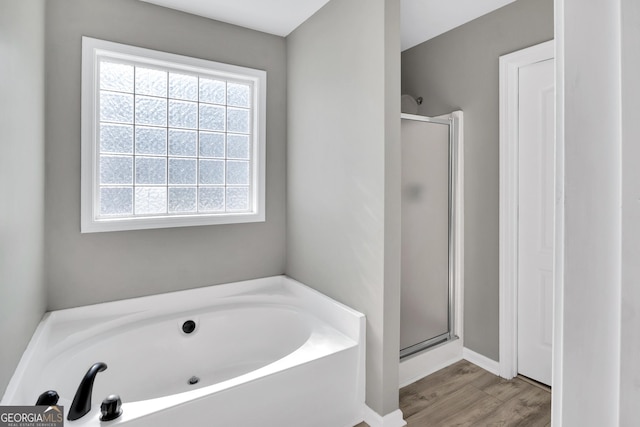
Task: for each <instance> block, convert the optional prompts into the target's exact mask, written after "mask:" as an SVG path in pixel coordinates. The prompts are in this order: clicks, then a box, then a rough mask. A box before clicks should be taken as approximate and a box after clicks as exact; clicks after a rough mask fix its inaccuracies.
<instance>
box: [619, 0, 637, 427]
mask: <svg viewBox="0 0 640 427" xmlns="http://www.w3.org/2000/svg"><path fill="white" fill-rule="evenodd" d="M620 3H621V8H622V37H621V38H622V81H621V83H622V154H623V155H622V159H623V160H622V232H621V235H622V272H621V274H622V291H621V293H622V313H623V315H622V328H621V347H622V348H621V353H622V356H621V361H620V372H621V373H623V375H621V376H620V383H621V384H620V425H621V426H624V427H630V426H633V425H634V424H635V423H637V422H638V419H640V406H639V405H638V402H640V365H639V364H638V360H640V340H638V332H639V331H640V286H638V283H640V263H638V259H640V222H639V221H638V218H640V203H638V196H639V195H640V168H638V159H640V144H639V143H638V141H640V121H639V120H638V117H640V80H639V79H638V76H640V3H639V2H637V1H636V0H621V2H620Z"/></svg>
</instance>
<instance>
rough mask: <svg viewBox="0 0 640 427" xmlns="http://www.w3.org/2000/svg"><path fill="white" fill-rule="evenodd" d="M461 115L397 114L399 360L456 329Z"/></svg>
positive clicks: (451, 335) (445, 338) (454, 334)
mask: <svg viewBox="0 0 640 427" xmlns="http://www.w3.org/2000/svg"><path fill="white" fill-rule="evenodd" d="M461 120H462V112H454V113H451V114H449V115H446V116H440V117H425V116H419V115H415V114H402V207H401V208H402V270H401V274H402V281H401V309H400V349H401V350H400V357H401V358H404V357H407V356H410V355H413V354H415V353H418V352H422V351H423V350H426V349H428V348H431V347H433V346H436V345H438V344H441V343H445V342H448V341H451V340H454V339H456V338H458V335H459V334H458V326H459V325H457V322H458V320H459V319H460V317H459V314H460V313H458V310H459V307H458V306H459V305H460V304H458V303H457V302H460V301H461V296H460V295H457V294H458V293H459V292H460V289H459V284H460V283H459V282H460V275H461V265H459V263H460V262H461V259H460V258H461V256H462V248H461V247H460V246H461V243H460V242H461V237H462V236H461V235H460V234H459V233H460V228H461V226H462V220H461V210H460V209H461V207H462V206H461V204H462V203H463V200H462V197H461V196H462V194H461V182H460V181H461V180H460V179H459V177H460V173H461V170H460V169H461V161H462V159H461V156H460V155H459V149H460V142H461ZM460 326H461V325H460Z"/></svg>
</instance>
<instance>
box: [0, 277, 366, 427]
mask: <svg viewBox="0 0 640 427" xmlns="http://www.w3.org/2000/svg"><path fill="white" fill-rule="evenodd" d="M187 320H194V321H195V322H196V325H197V326H196V329H195V331H194V332H193V333H191V334H185V333H184V332H183V331H182V325H183V323H184V322H185V321H187ZM364 339H365V321H364V316H363V315H362V314H360V313H358V312H356V311H354V310H352V309H350V308H348V307H346V306H344V305H342V304H339V303H337V302H336V301H333V300H331V299H330V298H328V297H326V296H324V295H322V294H320V293H318V292H316V291H314V290H312V289H310V288H308V287H306V286H304V285H302V284H301V283H299V282H296V281H294V280H292V279H289V278H287V277H285V276H277V277H270V278H266V279H258V280H250V281H245V282H238V283H230V284H226V285H219V286H211V287H208V288H200V289H194V290H189V291H182V292H175V293H169V294H161V295H155V296H150V297H144V298H135V299H130V300H123V301H117V302H111V303H104V304H98V305H92V306H86V307H79V308H73V309H68V310H60V311H54V312H50V313H47V314H46V315H45V316H44V318H43V320H42V322H41V323H40V325H39V326H38V328H37V330H36V332H35V334H34V336H33V338H32V340H31V342H30V344H29V346H28V348H27V350H26V351H25V353H24V355H23V357H22V359H21V361H20V364H19V365H18V368H17V369H16V372H15V374H14V376H13V378H12V379H11V382H10V383H9V386H8V388H7V391H6V393H5V395H4V397H3V399H2V404H3V405H33V404H35V401H36V399H37V397H38V395H40V393H42V392H44V391H46V390H50V389H51V390H56V391H57V392H58V394H59V395H60V402H59V403H58V404H59V405H63V406H64V407H65V423H66V424H65V425H68V426H78V427H81V426H87V427H88V426H100V425H101V426H103V427H105V426H121V425H123V426H124V425H126V426H127V427H129V426H131V427H138V426H144V427H147V426H148V427H152V426H153V427H163V426H167V427H175V426H215V427H226V426H233V427H245V426H246V427H251V426H256V427H258V426H259V427H270V426H273V427H289V426H291V427H294V426H295V427H300V426H309V427H312V426H317V427H347V426H353V425H355V424H357V423H358V422H360V421H362V418H363V409H364ZM95 362H104V363H106V364H107V365H108V368H107V370H106V371H104V372H101V373H99V374H98V375H97V376H96V380H95V383H94V387H93V400H92V409H91V412H89V413H88V414H87V415H85V416H84V417H82V418H81V419H79V420H77V421H67V420H66V415H67V412H68V410H69V407H70V406H71V401H72V400H73V396H74V394H75V392H76V389H77V387H78V384H79V383H80V380H81V379H82V377H83V376H84V374H85V372H86V371H87V370H88V369H89V367H91V365H92V364H94V363H95ZM193 376H196V377H198V378H200V382H198V383H197V384H195V385H189V379H190V378H191V377H193ZM110 394H118V395H120V396H121V398H122V402H123V405H122V408H123V414H122V416H121V417H120V418H118V419H116V420H114V421H110V422H100V421H99V415H100V403H101V402H102V400H103V399H104V398H105V397H106V396H108V395H110Z"/></svg>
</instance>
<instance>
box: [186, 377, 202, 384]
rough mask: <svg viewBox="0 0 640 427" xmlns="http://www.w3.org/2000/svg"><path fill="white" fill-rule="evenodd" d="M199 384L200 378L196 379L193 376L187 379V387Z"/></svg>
mask: <svg viewBox="0 0 640 427" xmlns="http://www.w3.org/2000/svg"><path fill="white" fill-rule="evenodd" d="M199 382H200V378H198V377H196V376H195V375H194V376H192V377H191V378H189V385H194V384H198V383H199Z"/></svg>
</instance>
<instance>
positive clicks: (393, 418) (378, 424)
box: [364, 405, 407, 427]
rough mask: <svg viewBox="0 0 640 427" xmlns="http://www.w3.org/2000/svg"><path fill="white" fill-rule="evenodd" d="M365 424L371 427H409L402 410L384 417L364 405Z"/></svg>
mask: <svg viewBox="0 0 640 427" xmlns="http://www.w3.org/2000/svg"><path fill="white" fill-rule="evenodd" d="M364 422H365V423H367V424H369V426H370V427H402V426H406V425H407V422H406V421H405V420H404V418H402V411H401V410H400V409H396V410H395V411H393V412H391V413H389V414H387V415H385V416H384V417H382V416H380V415H378V413H377V412H376V411H374V410H373V409H371V408H369V407H368V406H367V405H364Z"/></svg>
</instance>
